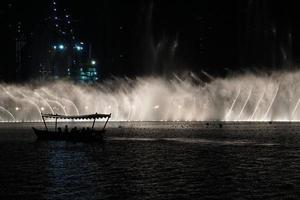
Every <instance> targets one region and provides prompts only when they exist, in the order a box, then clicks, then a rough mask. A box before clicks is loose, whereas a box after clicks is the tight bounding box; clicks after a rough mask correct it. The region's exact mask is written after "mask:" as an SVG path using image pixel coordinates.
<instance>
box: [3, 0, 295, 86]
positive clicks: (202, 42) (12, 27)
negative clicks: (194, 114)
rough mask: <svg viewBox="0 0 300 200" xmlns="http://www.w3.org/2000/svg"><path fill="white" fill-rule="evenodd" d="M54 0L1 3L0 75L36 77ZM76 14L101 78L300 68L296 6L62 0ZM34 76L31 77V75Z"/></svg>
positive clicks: (205, 0) (253, 0) (252, 1)
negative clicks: (20, 53) (20, 47)
mask: <svg viewBox="0 0 300 200" xmlns="http://www.w3.org/2000/svg"><path fill="white" fill-rule="evenodd" d="M51 2H52V1H47V0H43V1H21V0H15V1H7V2H5V1H1V7H0V23H1V27H2V33H3V34H2V36H1V41H2V42H1V43H2V44H5V45H2V48H1V55H0V56H1V58H0V59H1V63H2V64H1V73H0V78H1V79H2V80H7V81H15V80H18V79H24V80H25V79H31V78H32V77H33V72H34V70H36V66H38V65H39V63H40V62H41V60H42V58H43V57H45V55H43V54H44V53H43V52H45V49H46V47H44V46H43V45H42V43H43V41H45V40H47V36H48V35H49V29H48V25H47V18H49V17H50V16H51ZM57 3H58V4H59V8H60V9H66V10H67V12H68V13H70V15H71V16H72V19H73V21H72V23H73V26H74V29H75V34H76V37H77V38H79V39H80V40H81V41H85V42H88V43H90V44H92V49H93V57H94V58H96V59H97V61H98V63H99V66H98V67H99V71H100V73H101V77H103V78H106V77H109V76H111V75H116V76H129V77H134V76H143V75H168V74H172V73H179V74H180V73H182V72H185V71H193V72H196V73H199V72H201V71H202V70H205V71H207V72H208V73H210V74H213V75H216V76H224V75H226V74H228V73H230V72H232V71H234V72H235V71H237V72H240V71H248V70H250V71H251V70H255V71H257V70H267V71H270V70H278V69H290V68H291V69H293V68H295V66H296V65H297V64H298V63H299V58H300V54H299V52H300V51H299V50H300V40H299V36H298V35H300V14H299V12H298V9H297V3H296V1H280V2H278V1H276V2H275V1H271V0H244V1H239V0H228V1H221V0H219V1H217V0H201V1H192V0H191V1H183V0H174V1H162V0H160V1H159V0H145V1H140V0H130V1H124V0H123V1H122V0H101V1H92V0H86V1H71V0H64V1H61V0H57ZM18 22H21V24H22V31H24V33H25V34H26V37H27V44H26V45H27V49H29V50H28V52H27V54H26V55H27V56H29V57H30V59H29V61H28V62H27V63H26V64H24V65H23V66H22V70H21V71H22V73H21V78H20V77H19V78H18V77H17V76H16V68H17V66H16V58H15V57H16V56H15V51H16V49H15V31H16V27H17V23H18ZM31 76H32V77H31Z"/></svg>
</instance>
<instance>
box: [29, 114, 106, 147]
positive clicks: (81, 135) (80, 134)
mask: <svg viewBox="0 0 300 200" xmlns="http://www.w3.org/2000/svg"><path fill="white" fill-rule="evenodd" d="M41 116H42V119H43V122H44V125H45V129H43V130H40V129H37V128H34V127H32V129H33V131H34V133H35V135H36V136H37V139H38V140H65V141H82V142H92V141H103V139H104V138H103V137H104V133H105V131H106V130H105V128H106V125H107V123H108V120H109V119H110V117H111V114H98V113H96V114H90V115H74V116H67V115H58V114H43V113H41ZM48 118H49V119H54V120H55V128H54V130H53V129H52V130H51V129H50V128H48V126H47V123H46V120H45V119H48ZM103 118H105V119H106V121H105V123H104V126H103V127H102V129H100V130H97V129H95V122H96V120H97V119H103ZM66 119H67V120H72V122H73V121H74V120H92V122H93V123H92V127H91V128H89V127H88V128H81V129H77V127H73V128H72V129H71V130H70V131H69V128H68V126H67V125H66V126H65V129H64V130H62V128H61V127H58V126H57V121H58V120H66Z"/></svg>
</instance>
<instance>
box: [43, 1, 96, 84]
mask: <svg viewBox="0 0 300 200" xmlns="http://www.w3.org/2000/svg"><path fill="white" fill-rule="evenodd" d="M51 4H52V5H50V7H51V9H50V16H49V17H48V18H47V19H46V29H47V39H48V41H49V43H48V45H47V52H46V54H47V56H46V57H45V60H44V61H41V62H40V64H39V70H38V71H39V74H40V75H39V77H40V79H42V80H71V81H75V82H80V83H94V82H96V81H97V80H98V69H97V68H98V66H97V62H96V61H95V60H94V59H93V58H92V48H91V44H89V43H86V42H83V41H80V40H79V39H78V37H77V35H76V31H75V28H74V27H73V22H74V20H73V19H72V16H71V15H70V14H69V13H68V11H67V9H64V8H63V6H62V5H59V4H58V2H57V1H55V0H54V1H52V2H51Z"/></svg>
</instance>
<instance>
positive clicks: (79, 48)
mask: <svg viewBox="0 0 300 200" xmlns="http://www.w3.org/2000/svg"><path fill="white" fill-rule="evenodd" d="M74 48H75V49H77V51H82V50H83V47H82V46H79V45H75V47H74Z"/></svg>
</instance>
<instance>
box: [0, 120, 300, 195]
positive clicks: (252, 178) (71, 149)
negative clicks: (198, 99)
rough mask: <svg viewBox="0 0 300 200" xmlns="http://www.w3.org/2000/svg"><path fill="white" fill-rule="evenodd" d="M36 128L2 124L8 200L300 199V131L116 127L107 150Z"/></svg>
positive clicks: (2, 187) (0, 167)
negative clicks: (49, 136)
mask: <svg viewBox="0 0 300 200" xmlns="http://www.w3.org/2000/svg"><path fill="white" fill-rule="evenodd" d="M31 125H32V124H25V125H24V124H23V125H19V124H18V125H17V124H16V125H7V124H5V125H0V130H1V132H0V198H1V199H22V198H24V197H27V198H30V199H299V198H300V124H286V123H279V124H268V123H265V124H261V123H259V124H233V123H231V124H229V123H228V124H224V125H223V126H222V128H220V127H219V125H218V124H213V125H209V126H207V125H206V124H204V123H202V124H200V123H192V122H191V123H180V122H178V123H176V122H174V123H163V122H160V123H124V124H116V123H115V124H112V125H111V127H110V129H109V131H108V133H107V136H106V137H107V140H106V142H105V143H104V144H85V143H71V142H36V141H35V138H34V135H33V134H32V132H31V130H30V128H29V127H31ZM35 125H37V124H35Z"/></svg>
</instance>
